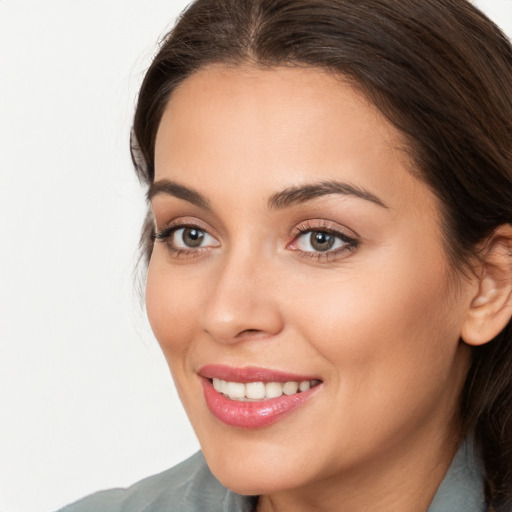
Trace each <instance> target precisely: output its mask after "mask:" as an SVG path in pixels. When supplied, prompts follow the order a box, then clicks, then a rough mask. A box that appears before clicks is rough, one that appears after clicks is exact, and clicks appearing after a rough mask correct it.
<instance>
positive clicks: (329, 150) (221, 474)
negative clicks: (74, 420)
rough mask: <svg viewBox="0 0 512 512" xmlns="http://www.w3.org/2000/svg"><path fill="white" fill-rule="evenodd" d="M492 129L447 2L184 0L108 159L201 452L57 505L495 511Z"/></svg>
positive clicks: (498, 233)
mask: <svg viewBox="0 0 512 512" xmlns="http://www.w3.org/2000/svg"><path fill="white" fill-rule="evenodd" d="M511 119H512V50H511V47H510V44H509V42H508V41H507V40H506V38H505V37H504V36H503V34H501V33H500V31H499V30H498V29H497V28H496V27H495V26H494V25H493V24H492V23H491V22H490V21H489V20H488V19H487V18H485V17H484V15H482V14H481V13H480V12H479V11H478V10H477V9H476V8H474V7H473V6H472V5H471V4H469V3H468V2H467V1H465V0H428V1H426V0H408V1H407V2H402V1H398V0H361V1H359V2H352V1H348V0H198V1H196V2H194V3H193V4H192V5H191V6H190V7H189V8H188V9H187V10H186V11H185V12H184V13H183V15H182V17H181V18H180V20H179V22H178V24H177V26H176V27H175V28H174V29H173V30H172V31H171V32H170V34H169V35H168V36H167V38H166V39H165V40H164V42H163V44H162V47H161V49H160V51H159V53H158V54H157V56H156V57H155V59H154V61H153V63H152V65H151V66H150V68H149V70H148V72H147V75H146V77H145V80H144V83H143V85H142V88H141V91H140V96H139V101H138V105H137V110H136V114H135V120H134V129H133V136H132V155H133V160H134V163H135V167H136V170H137V172H138V175H139V177H140V178H141V180H142V181H143V182H144V183H145V184H146V185H147V187H148V200H149V204H150V210H149V213H148V217H147V221H146V223H145V227H144V230H143V237H142V243H143V247H144V250H145V254H146V256H147V262H148V264H149V267H148V279H147V292H146V302H147V310H148V315H149V319H150V323H151V325H152V328H153V331H154V333H155V335H156V338H157V340H158V342H159V344H160V346H161V348H162V350H163V353H164V355H165V357H166V359H167V362H168V364H169V367H170V370H171V372H172V375H173V378H174V380H175V383H176V386H177V389H178V392H179V394H180V398H181V400H182V402H183V404H184V407H185V409H186V411H187V414H188V416H189V418H190V420H191V423H192V425H193V427H194V429H195V431H196V434H197V436H198V439H199V442H200V444H201V448H202V454H198V455H196V456H194V457H192V458H191V459H189V460H188V461H185V462H184V463H182V464H181V465H179V466H177V467H176V468H174V469H172V470H169V471H167V472H165V473H163V474H161V475H157V476H155V477H151V478H149V479H147V480H145V481H142V482H140V483H138V484H136V485H135V486H133V487H131V488H129V489H127V490H113V491H106V492H103V493H99V494H96V495H93V496H92V497H89V498H86V499H85V500H83V501H81V502H79V503H78V504H75V505H73V506H70V507H69V508H67V509H65V510H69V511H83V510H112V511H117V510H123V511H125V510H126V511H132V510H133V511H135V510H137V511H138V510H145V511H153V510H154V511H156V510H180V511H181V510H183V511H194V510H233V511H239V510H257V511H259V512H266V511H283V510H284V511H290V510H293V511H300V510H319V511H323V510H328V511H332V510H343V511H368V510H372V511H373V510H390V511H391V510H392V511H394V512H396V511H411V510H414V511H421V510H423V511H427V510H428V511H429V512H447V511H464V512H473V511H474V512H480V511H483V510H510V503H511V497H512V471H511V470H512V462H511V459H510V451H511V448H512V430H511V426H512V423H511V420H510V417H511V413H512V383H511V375H512V339H511V327H510V318H511V315H512V226H511V222H512V201H510V198H511V197H512V122H511Z"/></svg>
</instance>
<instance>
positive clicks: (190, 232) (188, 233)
mask: <svg viewBox="0 0 512 512" xmlns="http://www.w3.org/2000/svg"><path fill="white" fill-rule="evenodd" d="M203 238H204V233H203V232H202V231H200V230H199V229H195V228H187V229H185V230H184V231H183V236H182V239H183V243H184V244H185V245H187V246H188V247H198V246H199V245H201V242H202V241H203Z"/></svg>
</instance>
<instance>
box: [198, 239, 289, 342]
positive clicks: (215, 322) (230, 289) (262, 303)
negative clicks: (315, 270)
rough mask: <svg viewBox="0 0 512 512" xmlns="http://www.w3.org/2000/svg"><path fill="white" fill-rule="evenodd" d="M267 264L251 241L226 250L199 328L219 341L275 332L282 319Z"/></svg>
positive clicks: (207, 299) (269, 262)
mask: <svg viewBox="0 0 512 512" xmlns="http://www.w3.org/2000/svg"><path fill="white" fill-rule="evenodd" d="M271 267H272V263H271V259H270V258H268V257H266V256H265V255H264V254H263V251H262V250H259V251H257V250H255V248H254V247H251V244H247V245H245V246H239V247H237V248H233V249H232V250H231V251H229V253H227V254H226V255H225V256H224V258H222V261H221V262H219V269H218V275H217V277H216V279H214V280H213V284H212V285H211V289H210V290H209V293H207V297H206V301H205V305H204V310H203V314H202V318H201V322H202V328H203V330H204V331H206V332H208V333H209V334H210V336H212V337H213V338H214V339H216V340H217V341H219V342H223V343H230V342H236V341H239V340H240V339H245V338H246V337H248V336H252V337H254V336H271V335H275V334H277V333H278V332H279V331H280V330H281V329H282V318H281V315H280V311H279V303H278V302H279V301H278V300H277V296H276V294H275V293H273V290H272V288H273V287H274V286H275V284H274V283H273V281H274V280H273V278H272V268H271Z"/></svg>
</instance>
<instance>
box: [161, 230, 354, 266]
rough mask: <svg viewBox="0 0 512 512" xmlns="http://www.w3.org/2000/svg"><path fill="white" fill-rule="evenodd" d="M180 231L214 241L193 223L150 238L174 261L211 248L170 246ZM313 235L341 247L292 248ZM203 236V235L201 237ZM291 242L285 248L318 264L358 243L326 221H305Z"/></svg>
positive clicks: (351, 248)
mask: <svg viewBox="0 0 512 512" xmlns="http://www.w3.org/2000/svg"><path fill="white" fill-rule="evenodd" d="M181 229H195V230H197V231H200V232H201V233H203V234H206V235H207V236H210V237H212V238H213V239H214V240H216V238H215V237H213V235H210V233H209V232H208V230H206V229H205V228H204V227H201V226H199V225H198V224H194V223H181V224H175V225H171V226H167V227H165V228H164V229H162V230H158V229H157V230H156V232H155V234H154V235H153V236H152V239H153V241H154V242H155V241H159V242H163V243H165V244H166V245H167V248H168V250H169V252H170V254H171V256H173V257H174V258H176V259H186V258H194V257H197V256H200V255H201V254H203V253H204V252H205V251H207V250H208V248H210V247H211V246H205V247H197V248H193V247H190V248H188V249H185V248H181V247H175V246H173V245H172V240H171V239H172V237H173V235H174V234H175V233H176V232H177V231H179V230H181ZM308 233H309V234H313V233H323V234H326V235H328V236H332V237H334V238H336V239H338V240H340V241H341V242H343V246H342V247H338V248H337V249H334V250H332V249H328V250H326V251H304V250H302V249H298V248H292V246H293V245H294V244H297V242H298V241H299V239H300V238H301V237H302V236H304V235H306V234H308ZM203 236H204V235H203ZM292 236H293V240H292V242H290V243H289V244H288V245H287V248H288V249H290V250H292V251H294V252H297V253H298V254H299V255H300V256H301V257H303V258H307V259H309V260H312V261H318V262H328V261H332V260H333V259H336V258H337V257H338V256H341V255H342V254H343V253H345V252H351V251H353V250H355V249H356V248H357V247H358V246H359V244H360V242H359V240H357V239H356V238H354V237H352V236H349V235H347V234H346V233H344V232H343V231H342V230H340V229H337V228H335V227H333V226H332V225H330V224H329V223H327V222H326V221H322V222H320V223H318V221H315V222H312V221H306V222H304V223H302V224H300V225H298V226H297V227H296V228H295V229H294V232H293V235H292Z"/></svg>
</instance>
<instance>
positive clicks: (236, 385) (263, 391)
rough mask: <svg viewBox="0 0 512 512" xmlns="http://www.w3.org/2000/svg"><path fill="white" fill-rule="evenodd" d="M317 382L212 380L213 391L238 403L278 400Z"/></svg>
mask: <svg viewBox="0 0 512 512" xmlns="http://www.w3.org/2000/svg"><path fill="white" fill-rule="evenodd" d="M319 382H320V381H318V380H313V381H309V380H304V381H301V382H294V381H290V382H285V383H283V382H248V383H247V384H243V383H241V382H229V381H225V380H222V379H217V378H214V379H212V383H213V387H214V389H215V391H217V392H219V393H222V394H223V395H225V396H227V397H228V398H231V399H232V400H238V401H242V402H243V401H251V400H264V399H270V398H278V397H280V396H281V395H283V393H284V394H285V395H288V396H289V395H294V394H295V393H299V392H302V391H307V390H308V389H310V388H311V387H313V386H315V385H316V384H319Z"/></svg>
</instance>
